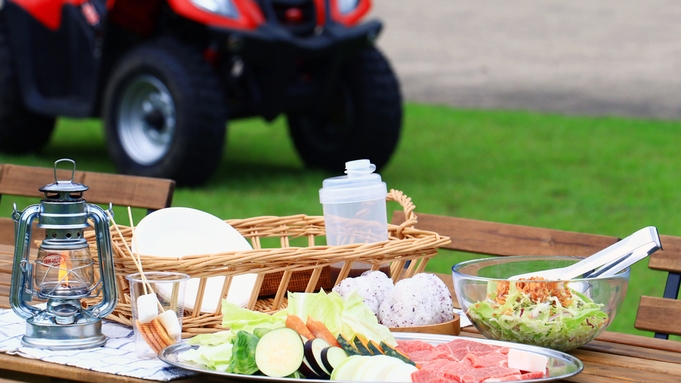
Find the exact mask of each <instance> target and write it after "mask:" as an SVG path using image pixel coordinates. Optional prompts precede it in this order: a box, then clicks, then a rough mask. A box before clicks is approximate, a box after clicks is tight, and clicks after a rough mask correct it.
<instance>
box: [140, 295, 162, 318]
mask: <svg viewBox="0 0 681 383" xmlns="http://www.w3.org/2000/svg"><path fill="white" fill-rule="evenodd" d="M157 316H158V298H157V297H156V294H155V293H151V294H144V295H140V296H139V297H138V298H137V320H139V321H140V323H149V322H151V321H152V320H153V319H154V318H156V317H157Z"/></svg>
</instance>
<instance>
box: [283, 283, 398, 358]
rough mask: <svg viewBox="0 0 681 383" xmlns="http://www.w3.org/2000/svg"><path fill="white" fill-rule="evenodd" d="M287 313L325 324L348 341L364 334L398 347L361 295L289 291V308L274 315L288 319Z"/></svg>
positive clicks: (378, 341)
mask: <svg viewBox="0 0 681 383" xmlns="http://www.w3.org/2000/svg"><path fill="white" fill-rule="evenodd" d="M286 314H295V315H298V316H299V317H300V318H302V319H303V320H306V319H307V317H308V316H310V317H312V318H314V319H316V320H319V321H322V322H324V325H326V327H328V328H329V330H330V331H331V332H332V333H333V334H334V335H336V336H338V334H343V337H345V338H346V339H352V338H354V336H355V335H356V334H361V335H363V336H364V337H365V338H366V339H368V340H373V341H375V342H377V343H380V342H381V341H382V342H385V343H386V344H389V345H391V346H395V345H397V341H396V340H395V337H394V336H393V334H392V333H391V332H390V329H389V328H387V327H386V326H383V325H381V324H379V323H378V318H377V317H376V314H374V312H373V311H372V310H371V308H369V306H367V305H366V304H365V303H364V298H363V297H362V296H361V295H360V294H358V293H357V292H352V293H350V295H348V296H347V297H345V298H343V297H341V296H340V294H338V293H336V292H333V291H332V292H329V293H326V292H325V291H323V290H322V291H320V292H318V293H314V294H310V293H290V292H289V294H288V308H287V309H286V310H282V311H281V312H279V313H276V314H274V315H275V316H282V317H284V318H285V315H286Z"/></svg>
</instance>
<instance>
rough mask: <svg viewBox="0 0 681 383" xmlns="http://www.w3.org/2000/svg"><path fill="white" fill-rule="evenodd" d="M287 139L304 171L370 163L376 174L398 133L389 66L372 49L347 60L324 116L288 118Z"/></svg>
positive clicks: (397, 102)
mask: <svg viewBox="0 0 681 383" xmlns="http://www.w3.org/2000/svg"><path fill="white" fill-rule="evenodd" d="M288 125H289V131H290V134H291V138H292V139H293V143H294V145H295V147H296V150H297V151H298V154H299V155H300V157H301V158H302V159H303V161H304V162H305V164H306V165H307V166H309V167H316V168H322V169H325V170H328V171H331V172H334V173H338V172H342V171H343V170H344V169H345V162H346V161H350V160H356V159H362V158H365V159H369V160H371V162H372V163H373V164H375V165H376V167H377V169H380V168H381V167H383V166H384V165H385V164H386V163H387V162H388V160H389V159H390V156H391V155H392V153H393V152H394V150H395V148H396V146H397V143H398V141H399V137H400V131H401V128H402V97H401V95H400V89H399V84H398V82H397V78H396V76H395V74H394V73H393V71H392V69H391V68H390V64H389V63H388V61H387V60H386V59H385V57H384V56H383V55H382V54H381V52H379V51H378V50H377V49H376V48H374V47H371V48H367V49H365V50H364V51H362V52H361V53H360V54H358V55H357V56H356V57H353V58H352V59H350V61H349V63H348V64H347V66H346V67H345V68H344V70H343V73H342V78H341V81H340V83H339V84H338V86H337V88H336V91H335V92H334V94H333V95H332V97H331V101H330V104H329V105H328V108H327V109H326V110H325V111H314V110H310V111H307V112H305V113H295V114H294V113H291V114H289V115H288Z"/></svg>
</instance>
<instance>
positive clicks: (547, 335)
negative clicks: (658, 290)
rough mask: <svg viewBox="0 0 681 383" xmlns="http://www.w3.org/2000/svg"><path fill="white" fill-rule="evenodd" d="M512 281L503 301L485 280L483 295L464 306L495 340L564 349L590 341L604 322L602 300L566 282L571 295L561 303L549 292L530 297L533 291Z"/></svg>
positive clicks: (475, 321)
mask: <svg viewBox="0 0 681 383" xmlns="http://www.w3.org/2000/svg"><path fill="white" fill-rule="evenodd" d="M516 283H517V282H510V284H509V287H508V294H507V295H505V296H504V298H505V301H504V299H498V298H499V297H498V291H497V287H496V283H489V285H488V294H487V299H486V300H485V301H482V302H477V303H475V304H473V305H471V306H470V307H469V308H468V311H467V313H466V314H467V315H468V317H469V318H470V319H471V321H473V322H474V323H476V325H477V326H478V327H479V329H480V331H483V332H485V333H490V334H492V337H493V338H495V339H499V340H504V341H510V342H517V343H524V344H533V345H537V346H541V347H547V348H551V349H555V350H560V351H568V350H571V349H574V348H577V347H579V346H581V345H583V344H585V343H587V342H589V341H591V340H592V339H593V338H594V337H595V336H596V335H597V334H598V333H599V331H600V329H601V328H602V327H603V326H605V325H606V324H607V322H608V314H606V313H605V312H603V311H602V310H601V307H603V305H602V304H597V303H595V302H594V301H593V300H591V298H589V297H587V296H586V295H584V294H582V293H580V292H579V291H576V290H575V289H571V288H569V287H568V286H565V289H567V292H569V293H570V294H571V295H572V296H571V299H569V300H568V301H569V304H567V305H563V304H562V303H561V299H559V298H557V297H556V296H553V295H548V296H546V297H543V298H542V299H536V300H533V299H532V297H533V296H535V297H536V295H533V294H529V293H527V292H525V291H520V290H518V289H517V288H516ZM566 285H567V284H566ZM564 302H565V301H564Z"/></svg>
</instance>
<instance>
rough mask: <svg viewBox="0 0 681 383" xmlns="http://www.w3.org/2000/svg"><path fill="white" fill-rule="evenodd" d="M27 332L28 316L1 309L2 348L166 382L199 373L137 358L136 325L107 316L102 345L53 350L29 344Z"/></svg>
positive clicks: (78, 365)
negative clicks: (25, 339)
mask: <svg viewBox="0 0 681 383" xmlns="http://www.w3.org/2000/svg"><path fill="white" fill-rule="evenodd" d="M25 332H26V320H25V319H23V318H21V317H19V316H18V315H16V314H15V313H14V311H12V310H2V309H0V352H3V353H6V354H13V355H20V356H22V357H25V358H31V359H39V360H42V361H44V362H49V363H58V364H62V365H67V366H75V367H80V368H84V369H87V370H92V371H98V372H104V373H110V374H116V375H122V376H129V377H133V378H139V379H149V380H156V381H162V382H167V381H169V380H172V379H177V378H182V377H187V376H192V375H195V373H194V372H191V371H187V370H183V369H181V368H177V367H173V366H169V365H168V364H166V363H165V362H163V361H161V360H159V359H139V358H137V356H136V355H135V342H134V337H133V330H132V327H128V326H125V325H122V324H119V323H116V322H112V321H109V320H106V319H105V320H103V321H102V332H103V333H104V335H106V337H107V338H108V340H107V342H106V343H105V344H104V345H103V346H101V347H95V348H88V349H83V350H59V351H53V350H44V349H39V348H33V347H26V346H23V345H22V344H21V337H22V336H23V335H24V334H25Z"/></svg>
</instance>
